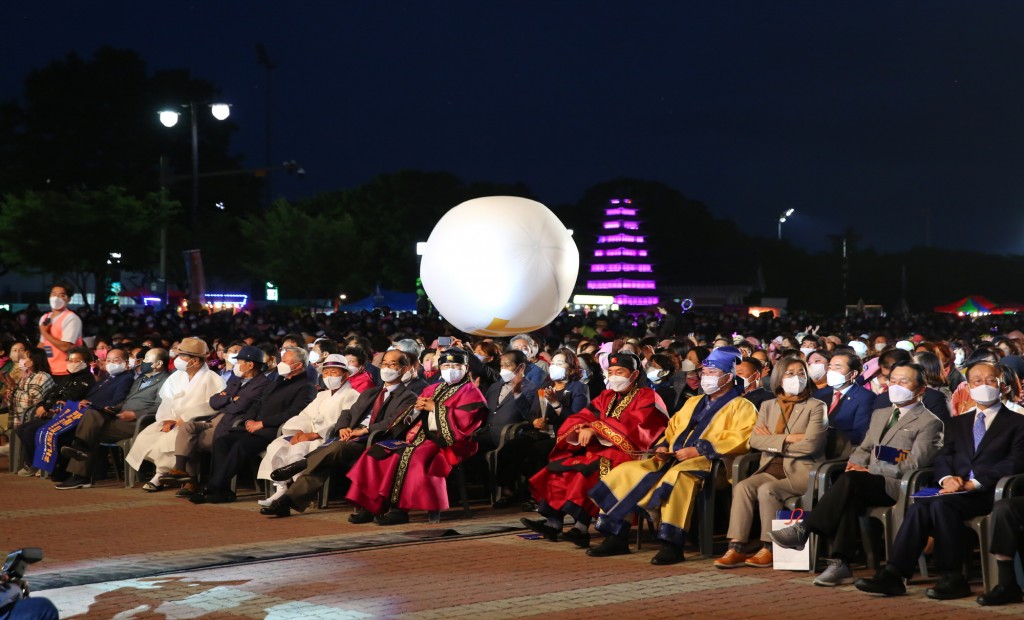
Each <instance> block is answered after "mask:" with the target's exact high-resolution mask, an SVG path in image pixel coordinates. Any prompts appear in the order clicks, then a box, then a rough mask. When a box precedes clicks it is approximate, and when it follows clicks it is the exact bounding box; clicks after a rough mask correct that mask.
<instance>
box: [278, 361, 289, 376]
mask: <svg viewBox="0 0 1024 620" xmlns="http://www.w3.org/2000/svg"><path fill="white" fill-rule="evenodd" d="M277 374H278V375H280V376H282V377H287V376H288V375H290V374H292V367H291V366H289V365H288V364H287V363H285V362H281V363H280V364H278V365H277Z"/></svg>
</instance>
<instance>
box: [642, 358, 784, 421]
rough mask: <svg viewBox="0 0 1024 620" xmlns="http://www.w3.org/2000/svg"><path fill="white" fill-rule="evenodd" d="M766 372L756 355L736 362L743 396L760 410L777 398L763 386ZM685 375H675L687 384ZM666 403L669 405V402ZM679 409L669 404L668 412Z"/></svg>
mask: <svg viewBox="0 0 1024 620" xmlns="http://www.w3.org/2000/svg"><path fill="white" fill-rule="evenodd" d="M765 374H766V373H765V372H764V364H762V363H761V360H759V359H757V358H756V357H744V358H743V361H742V362H740V363H739V364H736V378H737V379H741V380H742V381H743V385H742V388H743V398H746V399H747V400H749V401H750V403H751V404H752V405H754V409H757V410H758V411H760V410H761V403H763V402H764V401H766V400H771V399H773V398H775V394H773V393H772V392H771V391H770V390H766V389H764V388H763V387H761V377H762V376H764V375H765ZM685 375H686V373H683V372H680V373H676V375H675V376H682V377H683V382H684V385H685V382H686V377H685ZM662 400H664V397H662ZM681 400H682V401H685V400H686V399H685V398H681ZM665 404H666V405H668V402H666V403H665ZM681 406H682V405H681V404H680V407H681ZM678 410H679V407H676V408H675V409H673V408H672V407H671V406H669V409H668V413H669V415H672V414H673V413H675V412H676V411H678Z"/></svg>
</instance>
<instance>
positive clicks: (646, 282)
mask: <svg viewBox="0 0 1024 620" xmlns="http://www.w3.org/2000/svg"><path fill="white" fill-rule="evenodd" d="M636 214H637V209H636V208H635V207H634V206H633V201H632V200H631V199H629V198H612V199H610V200H609V201H608V207H607V208H606V209H605V210H604V215H605V217H604V224H603V226H602V233H603V234H601V235H599V236H598V238H597V244H596V245H595V247H594V258H593V260H592V261H591V263H590V279H588V280H587V292H588V293H590V294H592V295H609V296H612V297H614V299H615V302H614V303H616V304H617V305H619V306H653V305H656V304H657V303H658V296H657V295H656V294H655V292H654V289H655V285H654V280H653V279H652V269H651V263H650V259H649V258H648V256H647V247H646V239H645V237H644V235H643V234H642V233H641V232H640V222H639V220H638V219H637V217H636Z"/></svg>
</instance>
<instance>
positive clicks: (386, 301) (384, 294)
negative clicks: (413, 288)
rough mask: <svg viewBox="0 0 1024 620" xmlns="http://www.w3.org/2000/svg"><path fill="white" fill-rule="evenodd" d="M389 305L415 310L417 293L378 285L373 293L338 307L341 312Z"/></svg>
mask: <svg viewBox="0 0 1024 620" xmlns="http://www.w3.org/2000/svg"><path fill="white" fill-rule="evenodd" d="M384 306H387V307H389V308H391V309H392V310H415V309H416V293H402V292H400V291H389V290H387V289H383V288H380V287H377V288H376V289H374V291H373V294H372V295H370V296H369V297H364V298H363V299H360V300H359V301H354V302H352V303H350V304H346V305H344V306H341V307H339V308H338V311H339V312H359V311H360V310H373V309H374V308H383V307H384Z"/></svg>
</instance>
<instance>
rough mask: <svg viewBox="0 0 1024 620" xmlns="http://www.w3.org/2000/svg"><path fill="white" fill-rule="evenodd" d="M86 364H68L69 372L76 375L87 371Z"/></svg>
mask: <svg viewBox="0 0 1024 620" xmlns="http://www.w3.org/2000/svg"><path fill="white" fill-rule="evenodd" d="M85 367H86V363H85V362H68V372H69V373H71V374H74V373H76V372H81V371H83V370H85Z"/></svg>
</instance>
